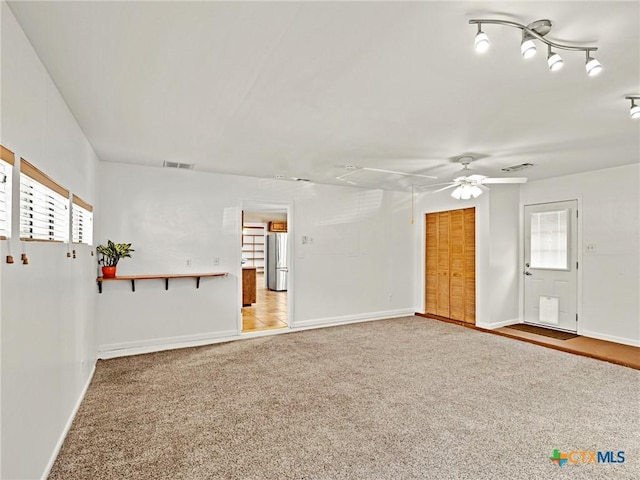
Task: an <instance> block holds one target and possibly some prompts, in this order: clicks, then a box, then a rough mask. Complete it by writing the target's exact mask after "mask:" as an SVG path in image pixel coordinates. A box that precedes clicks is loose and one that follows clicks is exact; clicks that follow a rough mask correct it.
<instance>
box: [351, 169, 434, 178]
mask: <svg viewBox="0 0 640 480" xmlns="http://www.w3.org/2000/svg"><path fill="white" fill-rule="evenodd" d="M362 170H368V171H370V172H380V173H395V174H396V175H404V176H405V177H422V178H433V179H436V178H438V177H434V176H433V175H422V174H421V173H407V172H398V171H397V170H385V169H382V168H369V167H362Z"/></svg>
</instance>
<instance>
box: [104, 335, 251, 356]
mask: <svg viewBox="0 0 640 480" xmlns="http://www.w3.org/2000/svg"><path fill="white" fill-rule="evenodd" d="M239 338H242V337H240V336H239V335H238V332H237V331H236V330H223V331H221V332H210V333H201V334H197V335H182V336H179V337H167V338H154V339H151V340H138V341H132V342H122V343H110V344H107V345H100V346H99V347H98V358H100V359H102V360H106V359H109V358H116V357H126V356H129V355H140V354H142V353H152V352H160V351H162V350H174V349H176V348H186V347H199V346H201V345H212V344H214V343H220V342H228V341H229V340H237V339H239Z"/></svg>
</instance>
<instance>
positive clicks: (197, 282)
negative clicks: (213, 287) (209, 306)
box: [196, 277, 200, 288]
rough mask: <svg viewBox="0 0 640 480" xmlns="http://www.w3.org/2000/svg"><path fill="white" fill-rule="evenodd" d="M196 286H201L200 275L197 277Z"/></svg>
mask: <svg viewBox="0 0 640 480" xmlns="http://www.w3.org/2000/svg"><path fill="white" fill-rule="evenodd" d="M196 288H200V277H196Z"/></svg>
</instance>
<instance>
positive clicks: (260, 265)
mask: <svg viewBox="0 0 640 480" xmlns="http://www.w3.org/2000/svg"><path fill="white" fill-rule="evenodd" d="M288 216H289V214H288V208H287V206H286V205H277V204H276V205H274V204H257V203H251V204H246V203H245V204H243V209H242V236H241V240H242V304H241V312H242V326H241V332H242V333H251V332H259V331H264V330H273V329H280V328H287V327H288V326H289V308H288V304H289V298H288V292H289V287H290V283H291V282H290V274H291V261H290V253H289V250H290V249H289V241H288V236H289V235H288V225H289V222H288Z"/></svg>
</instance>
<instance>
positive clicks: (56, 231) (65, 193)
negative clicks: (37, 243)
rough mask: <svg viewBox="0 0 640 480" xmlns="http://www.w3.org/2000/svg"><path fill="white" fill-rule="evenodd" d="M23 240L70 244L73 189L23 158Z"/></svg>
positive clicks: (21, 199)
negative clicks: (51, 177)
mask: <svg viewBox="0 0 640 480" xmlns="http://www.w3.org/2000/svg"><path fill="white" fill-rule="evenodd" d="M20 239H21V240H43V241H52V242H65V243H66V242H68V241H69V190H67V189H65V188H63V187H61V186H60V185H58V184H57V183H56V182H54V181H53V180H51V179H50V178H49V177H48V176H46V175H45V174H44V173H42V172H41V171H40V170H38V169H37V168H36V167H34V166H33V165H31V164H30V163H29V162H27V161H26V160H25V159H24V158H21V159H20Z"/></svg>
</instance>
